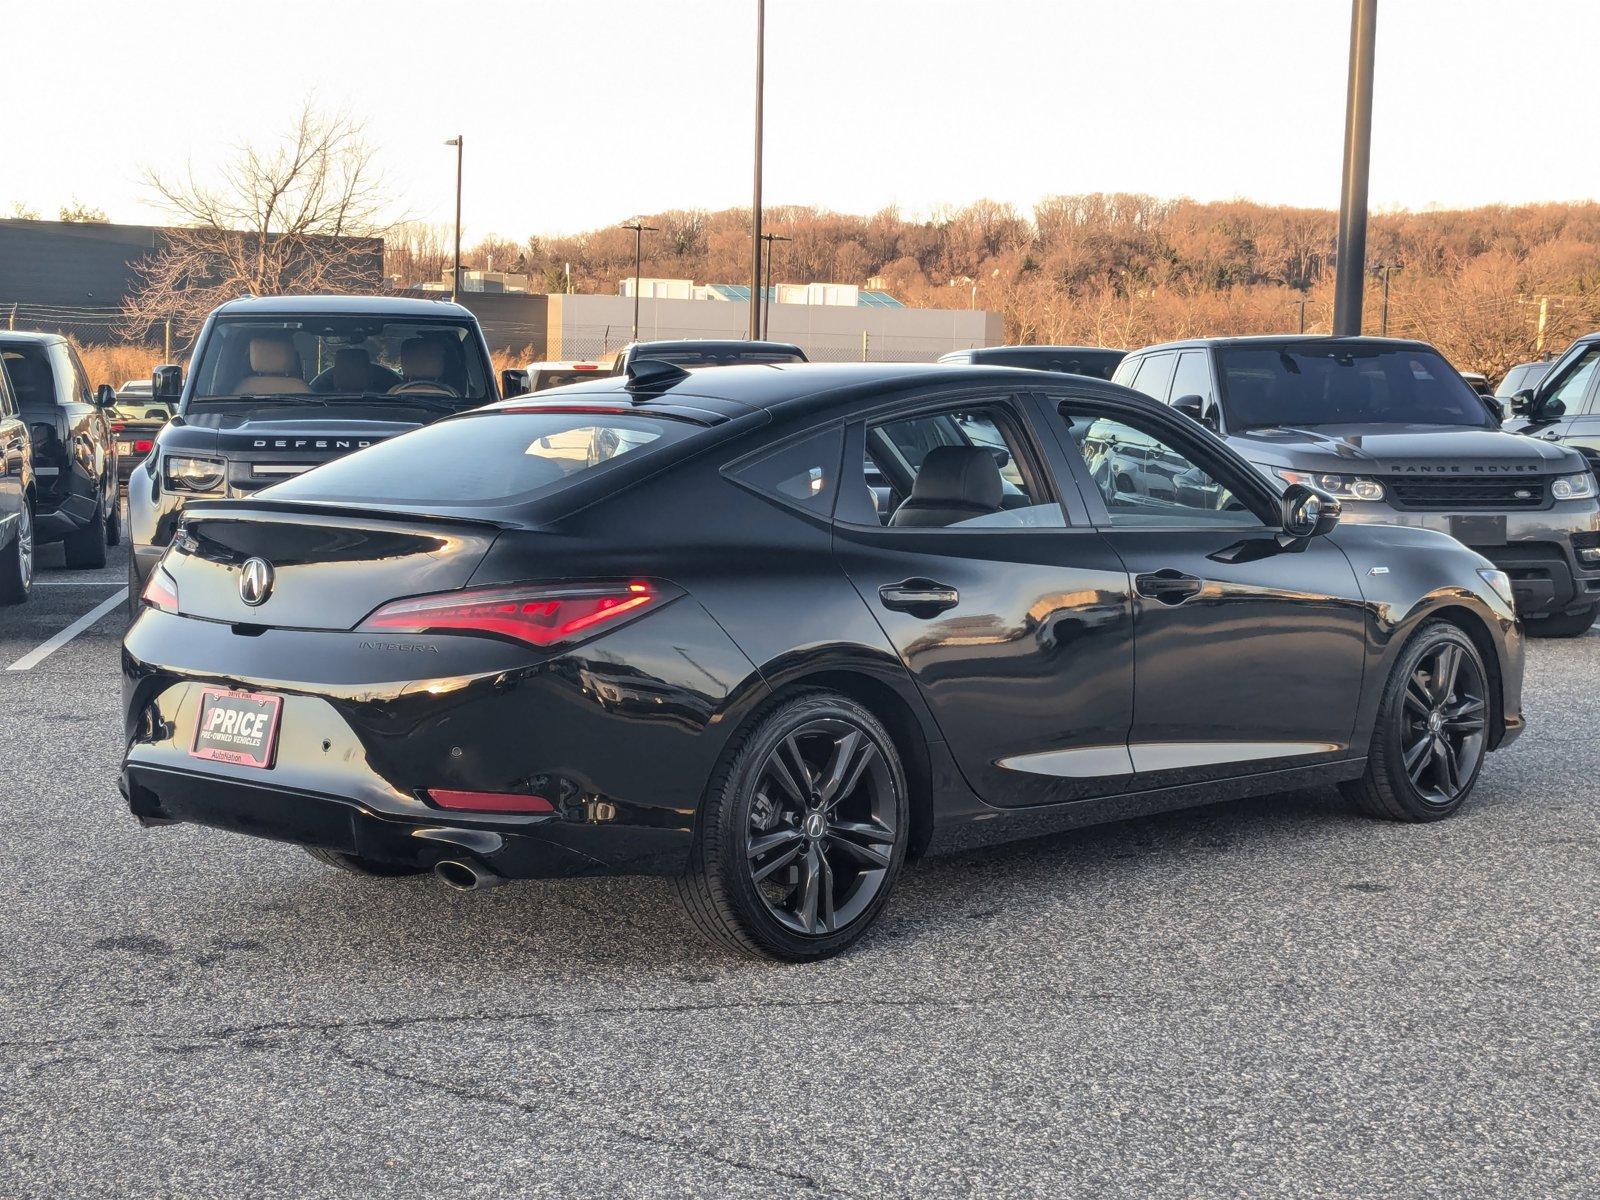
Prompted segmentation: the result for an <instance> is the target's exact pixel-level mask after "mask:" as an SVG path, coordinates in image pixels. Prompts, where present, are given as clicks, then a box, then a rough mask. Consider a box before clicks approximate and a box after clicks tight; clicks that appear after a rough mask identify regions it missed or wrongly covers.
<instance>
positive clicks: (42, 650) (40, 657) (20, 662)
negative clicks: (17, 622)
mask: <svg viewBox="0 0 1600 1200" xmlns="http://www.w3.org/2000/svg"><path fill="white" fill-rule="evenodd" d="M127 599H128V589H127V588H121V589H119V590H118V592H117V594H116V595H114V596H109V597H107V598H106V599H105V600H102V601H101V602H100V603H99V604H97V605H95V606H94V607H93V608H91V609H90V610H89V611H88V612H86V613H84V614H83V616H81V617H79V618H78V619H77V620H76V621H74V622H73V623H72V624H71V625H68V626H67V627H66V628H65V629H63V630H62V631H61V632H60V633H58V634H56V635H55V636H54V637H53V638H51V639H50V640H49V641H47V642H45V643H43V644H42V645H38V646H35V647H34V648H33V649H32V650H30V651H28V652H27V653H26V654H24V655H23V656H22V657H21V658H19V659H17V661H16V662H14V663H12V664H11V665H10V666H9V667H7V668H6V670H8V671H31V670H33V668H35V667H37V666H38V665H39V664H40V663H42V662H43V661H44V660H45V659H47V658H49V657H50V656H51V655H52V654H54V653H55V652H56V651H57V650H59V649H61V647H63V646H65V645H66V644H67V643H68V642H70V641H71V640H72V639H73V638H75V637H77V636H78V635H79V634H80V633H82V632H83V631H84V630H85V629H88V628H89V627H90V626H91V625H93V624H94V623H95V622H96V621H98V620H99V619H100V618H101V617H103V616H105V615H106V614H107V613H108V612H110V611H111V610H112V609H114V608H116V607H117V606H118V605H119V604H123V603H125V602H126V601H127Z"/></svg>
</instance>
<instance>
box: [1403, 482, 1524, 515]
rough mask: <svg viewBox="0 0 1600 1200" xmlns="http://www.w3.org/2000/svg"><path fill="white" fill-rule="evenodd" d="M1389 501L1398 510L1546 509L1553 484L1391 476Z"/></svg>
mask: <svg viewBox="0 0 1600 1200" xmlns="http://www.w3.org/2000/svg"><path fill="white" fill-rule="evenodd" d="M1383 486H1384V487H1385V488H1387V489H1388V492H1389V500H1390V503H1392V504H1393V505H1394V506H1395V507H1396V508H1398V509H1408V510H1428V509H1434V510H1441V511H1443V510H1455V511H1459V510H1461V509H1500V510H1504V509H1518V508H1543V507H1544V504H1545V501H1546V499H1547V498H1548V496H1549V487H1550V485H1549V481H1548V480H1546V479H1544V478H1542V477H1540V476H1533V477H1531V478H1523V479H1463V478H1460V477H1459V476H1445V477H1441V478H1428V477H1426V476H1424V477H1415V476H1410V475H1390V476H1385V477H1384V478H1383Z"/></svg>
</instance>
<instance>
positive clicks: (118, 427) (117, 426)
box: [111, 421, 127, 433]
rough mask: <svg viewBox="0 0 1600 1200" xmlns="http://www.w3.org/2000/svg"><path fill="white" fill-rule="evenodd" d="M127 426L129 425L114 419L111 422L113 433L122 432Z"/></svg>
mask: <svg viewBox="0 0 1600 1200" xmlns="http://www.w3.org/2000/svg"><path fill="white" fill-rule="evenodd" d="M126 428H127V426H126V425H125V424H123V423H122V422H121V421H113V422H111V432H112V433H121V432H122V431H123V430H124V429H126Z"/></svg>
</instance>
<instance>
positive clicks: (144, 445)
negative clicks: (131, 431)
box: [133, 438, 155, 454]
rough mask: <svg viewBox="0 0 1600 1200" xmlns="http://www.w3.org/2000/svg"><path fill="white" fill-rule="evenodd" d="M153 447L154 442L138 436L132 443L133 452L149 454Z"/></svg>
mask: <svg viewBox="0 0 1600 1200" xmlns="http://www.w3.org/2000/svg"><path fill="white" fill-rule="evenodd" d="M154 448H155V443H154V442H152V441H149V440H147V439H144V438H140V439H139V440H138V441H136V442H134V444H133V452H134V453H135V454H149V453H150V451H151V450H152V449H154Z"/></svg>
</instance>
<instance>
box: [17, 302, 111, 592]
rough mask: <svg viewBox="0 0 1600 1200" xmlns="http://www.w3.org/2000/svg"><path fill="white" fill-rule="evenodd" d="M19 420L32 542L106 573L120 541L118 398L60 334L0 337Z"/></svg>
mask: <svg viewBox="0 0 1600 1200" xmlns="http://www.w3.org/2000/svg"><path fill="white" fill-rule="evenodd" d="M0 358H3V359H4V360H5V364H6V370H7V372H8V373H9V374H10V376H11V387H12V390H13V391H14V392H15V393H16V399H17V404H18V405H19V407H20V408H21V412H22V419H23V420H24V421H25V422H27V425H28V437H29V440H30V441H31V442H32V444H33V477H34V495H33V538H34V541H35V543H41V544H42V543H45V542H60V543H61V544H62V548H63V549H64V550H65V552H66V560H67V566H69V567H78V568H93V567H103V566H105V565H106V547H107V546H108V545H109V546H115V545H116V544H117V542H118V541H119V540H120V539H121V537H122V508H121V505H120V504H119V503H118V495H117V442H116V438H115V436H114V435H113V433H112V430H111V419H110V415H109V410H110V409H111V406H112V405H113V404H115V403H116V393H115V392H113V391H112V390H111V388H110V387H109V386H107V385H104V384H102V385H101V386H100V388H99V389H98V390H94V391H91V390H90V387H89V375H88V372H86V371H85V370H84V368H83V363H82V362H81V361H80V360H79V358H78V352H77V351H76V350H74V349H73V348H72V343H71V342H69V341H67V339H66V338H64V337H62V336H60V335H59V334H55V333H15V332H7V333H0Z"/></svg>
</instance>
